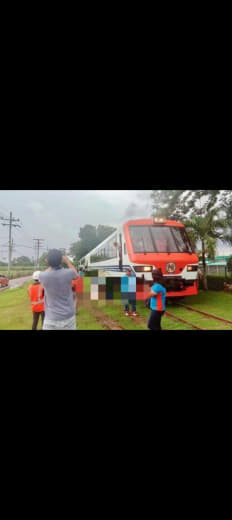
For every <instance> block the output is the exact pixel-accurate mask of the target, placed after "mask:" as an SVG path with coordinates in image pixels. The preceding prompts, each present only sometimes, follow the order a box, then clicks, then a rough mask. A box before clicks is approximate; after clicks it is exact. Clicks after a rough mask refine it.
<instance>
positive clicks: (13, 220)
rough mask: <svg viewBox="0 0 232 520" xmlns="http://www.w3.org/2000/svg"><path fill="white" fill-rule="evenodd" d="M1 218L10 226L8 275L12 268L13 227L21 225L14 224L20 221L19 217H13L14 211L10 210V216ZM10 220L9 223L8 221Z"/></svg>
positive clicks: (0, 218) (4, 224) (5, 224)
mask: <svg viewBox="0 0 232 520" xmlns="http://www.w3.org/2000/svg"><path fill="white" fill-rule="evenodd" d="M0 220H4V223H3V222H1V224H2V226H9V244H8V275H9V274H10V268H11V254H12V243H13V240H12V238H11V235H12V231H11V230H12V227H21V226H20V225H19V224H13V222H19V220H20V219H19V218H14V217H12V211H11V212H10V218H5V217H0ZM6 222H8V223H6Z"/></svg>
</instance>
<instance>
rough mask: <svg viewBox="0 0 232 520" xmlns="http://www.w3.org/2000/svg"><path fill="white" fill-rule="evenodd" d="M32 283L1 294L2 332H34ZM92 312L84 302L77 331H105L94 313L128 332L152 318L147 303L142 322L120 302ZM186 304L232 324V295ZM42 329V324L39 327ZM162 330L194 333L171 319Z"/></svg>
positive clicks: (207, 323) (198, 320)
mask: <svg viewBox="0 0 232 520" xmlns="http://www.w3.org/2000/svg"><path fill="white" fill-rule="evenodd" d="M90 282H91V279H90V278H89V277H86V278H84V291H85V294H86V296H88V295H89V292H90ZM30 283H31V282H28V283H26V284H25V285H24V286H23V287H19V288H17V289H10V290H6V291H2V292H0V330H31V325H32V311H31V306H30V300H29V297H28V295H27V288H28V286H29V285H30ZM89 303H90V307H91V308H90V309H89V308H88V305H86V306H85V305H83V304H81V302H80V305H79V310H78V315H77V320H76V321H77V330H104V329H105V326H104V325H102V324H101V323H100V321H99V319H97V317H96V316H95V315H94V310H95V309H99V310H101V311H102V312H103V313H104V314H105V315H106V316H107V317H109V318H111V319H112V320H114V321H116V322H117V323H118V324H119V325H120V326H121V327H123V328H124V329H125V330H147V321H148V318H149V314H150V312H149V309H147V308H146V307H145V305H144V302H141V301H139V302H137V311H138V313H139V317H140V319H138V320H137V321H136V319H133V318H127V317H126V316H125V315H124V307H123V305H122V303H121V301H120V300H115V301H111V302H105V301H98V302H95V301H92V302H89ZM184 303H185V304H186V305H189V306H191V307H193V308H194V307H196V308H197V309H199V310H203V311H205V312H209V313H212V314H215V315H218V316H220V317H222V318H225V319H229V320H232V294H229V293H224V292H218V291H208V292H204V291H200V292H199V294H198V296H189V297H187V298H185V301H184ZM167 311H170V312H171V313H173V314H175V315H176V316H179V317H183V318H184V319H186V320H189V321H191V322H192V323H195V324H196V325H198V326H199V327H201V328H203V329H206V330H212V328H213V329H214V330H227V329H230V330H232V325H231V326H230V325H229V324H228V325H227V324H224V323H223V322H215V321H214V320H213V321H212V320H210V319H209V318H207V317H202V316H201V315H199V314H194V313H192V312H191V311H186V310H185V309H183V308H181V307H178V306H175V305H168V306H167ZM38 328H39V329H40V328H41V323H39V327H38ZM162 328H163V329H164V330H193V329H192V328H191V326H188V325H187V324H184V323H180V322H178V321H176V320H174V319H171V318H169V317H167V316H164V317H163V318H162Z"/></svg>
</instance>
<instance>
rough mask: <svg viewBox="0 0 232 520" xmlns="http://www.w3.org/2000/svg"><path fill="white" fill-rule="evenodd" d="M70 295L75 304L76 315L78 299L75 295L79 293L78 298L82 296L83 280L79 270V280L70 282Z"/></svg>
mask: <svg viewBox="0 0 232 520" xmlns="http://www.w3.org/2000/svg"><path fill="white" fill-rule="evenodd" d="M72 293H73V299H74V303H75V309H76V314H78V303H79V302H78V298H77V293H79V295H80V297H82V295H83V278H82V275H81V274H80V270H79V278H76V279H75V280H72Z"/></svg>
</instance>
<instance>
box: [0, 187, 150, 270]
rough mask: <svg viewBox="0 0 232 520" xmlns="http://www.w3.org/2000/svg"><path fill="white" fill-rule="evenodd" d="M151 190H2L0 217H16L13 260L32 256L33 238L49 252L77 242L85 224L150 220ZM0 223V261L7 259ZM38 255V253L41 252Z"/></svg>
mask: <svg viewBox="0 0 232 520" xmlns="http://www.w3.org/2000/svg"><path fill="white" fill-rule="evenodd" d="M151 193H152V191H145V190H143V191H138V190H89V191H88V190H78V191H69V190H65V191H62V190H43V191H40V190H36V191H35V190H34V191H32V190H12V191H11V190H2V191H0V216H1V217H5V218H9V216H10V211H12V214H13V217H14V218H19V219H20V221H19V222H15V224H21V226H22V227H21V228H18V227H13V228H12V237H13V243H14V245H15V250H14V252H13V255H12V256H13V258H15V257H18V256H22V255H25V256H29V257H30V258H32V256H33V255H34V250H33V238H42V239H45V240H44V242H43V243H44V246H45V247H46V248H47V247H48V248H49V249H52V248H62V247H63V248H65V249H66V250H67V251H68V249H69V247H70V245H71V243H72V242H75V241H77V240H78V233H79V230H80V227H83V226H84V225H85V224H92V225H94V226H97V225H98V224H102V225H108V226H117V225H119V224H121V223H122V222H123V221H125V220H128V219H130V218H133V217H136V218H138V217H147V218H148V217H150V216H151V212H152V206H151ZM3 222H4V221H3V220H0V259H1V260H4V259H5V260H7V259H8V250H7V244H8V236H9V227H8V226H2V225H1V223H3ZM41 253H42V251H41Z"/></svg>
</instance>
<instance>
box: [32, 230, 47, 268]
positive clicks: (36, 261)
mask: <svg viewBox="0 0 232 520" xmlns="http://www.w3.org/2000/svg"><path fill="white" fill-rule="evenodd" d="M33 240H35V268H36V269H37V267H38V268H39V250H40V247H41V242H44V240H45V239H44V238H33Z"/></svg>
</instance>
